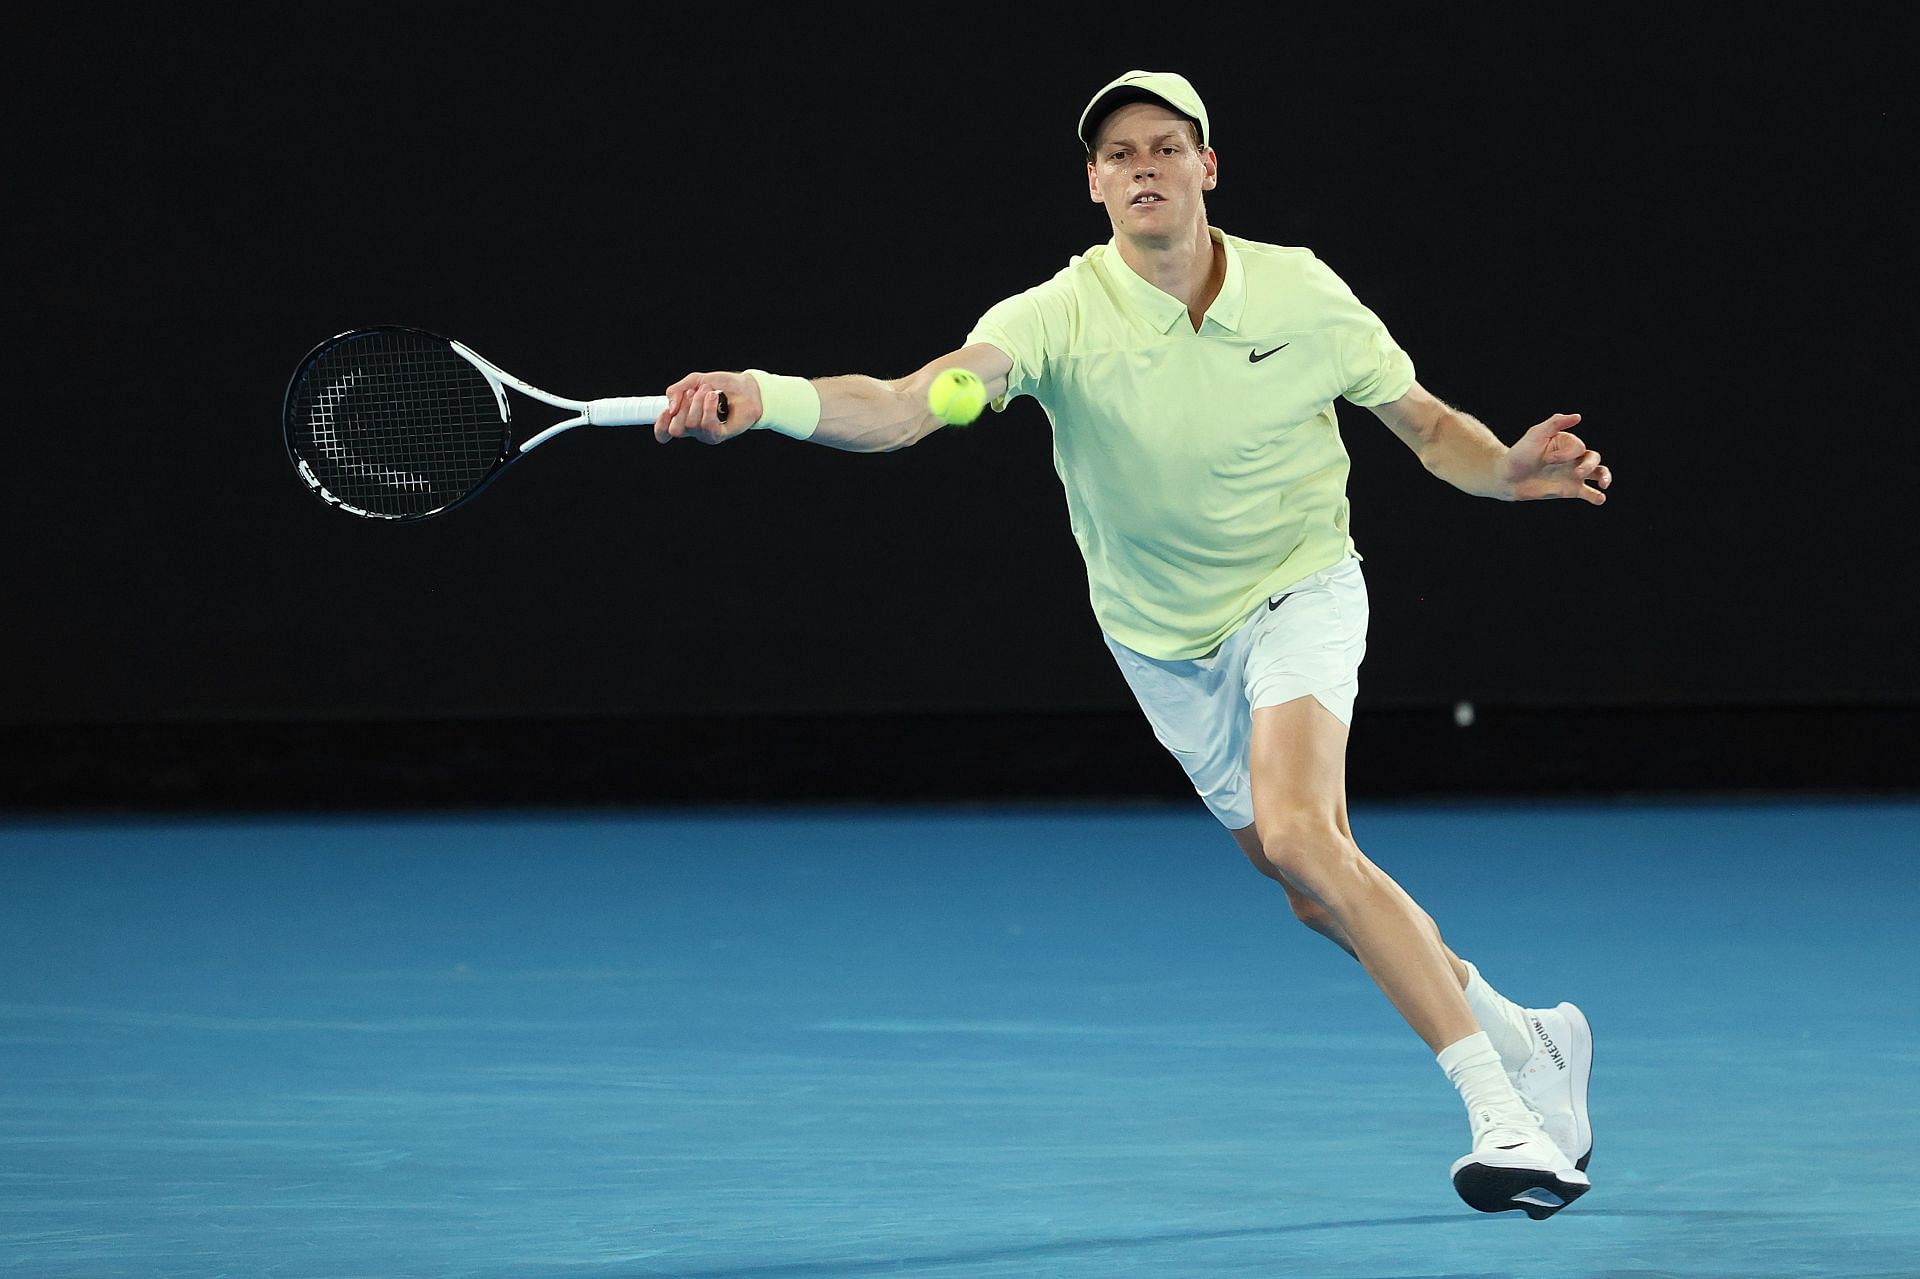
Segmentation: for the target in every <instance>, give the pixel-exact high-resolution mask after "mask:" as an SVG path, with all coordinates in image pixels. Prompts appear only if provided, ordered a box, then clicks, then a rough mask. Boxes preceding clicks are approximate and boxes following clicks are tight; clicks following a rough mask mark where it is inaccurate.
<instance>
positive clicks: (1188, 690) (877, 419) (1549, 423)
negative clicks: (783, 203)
mask: <svg viewBox="0 0 1920 1279" xmlns="http://www.w3.org/2000/svg"><path fill="white" fill-rule="evenodd" d="M1209 130H1210V125H1209V121H1208V117H1207V111H1206V107H1205V105H1204V104H1203V103H1202V102H1201V100H1200V97H1199V95H1198V94H1197V93H1196V92H1195V91H1194V88H1193V86H1192V85H1191V84H1189V83H1188V82H1187V81H1186V79H1184V78H1183V77H1181V76H1179V75H1174V74H1171V73H1166V72H1147V71H1132V72H1128V73H1127V74H1126V75H1123V76H1121V77H1119V78H1118V79H1116V80H1114V81H1113V82H1112V83H1110V84H1108V85H1107V86H1106V87H1104V88H1103V89H1101V91H1100V92H1099V93H1097V94H1095V95H1094V98H1093V100H1092V101H1091V102H1089V103H1088V106H1087V109H1086V111H1085V112H1084V113H1082V116H1081V120H1080V139H1081V142H1082V143H1083V145H1085V146H1086V148H1087V194H1088V196H1089V198H1090V199H1091V200H1092V201H1093V202H1094V203H1096V204H1100V205H1102V206H1104V208H1105V211H1106V214H1107V217H1108V219H1109V221H1110V222H1111V223H1112V227H1113V239H1112V241H1111V242H1110V243H1108V244H1105V245H1101V246H1097V247H1095V248H1093V249H1090V250H1089V251H1088V252H1087V253H1086V254H1084V255H1082V256H1080V257H1077V258H1075V259H1073V261H1072V262H1071V263H1070V264H1069V265H1068V266H1067V267H1066V269H1064V270H1062V271H1061V272H1060V273H1059V274H1058V275H1056V276H1055V277H1054V278H1053V279H1052V280H1050V281H1048V282H1047V283H1045V284H1042V285H1039V286H1037V287H1036V288H1033V289H1029V290H1027V291H1026V292H1025V293H1022V294H1019V295H1017V296H1015V297H1012V298H1009V299H1007V300H1006V301H1004V302H1001V303H1000V304H998V305H996V306H994V307H993V308H992V309H991V310H989V311H988V312H987V314H986V315H985V316H984V317H983V318H982V319H981V321H980V323H979V324H978V325H977V326H976V327H975V329H974V331H973V332H972V334H970V335H969V337H968V340H967V343H966V345H964V346H962V347H961V348H960V349H959V350H957V351H954V352H952V353H950V354H948V355H944V356H942V357H940V358H939V359H937V360H934V361H932V362H931V363H929V364H927V365H926V366H925V367H924V368H922V369H921V370H920V371H919V372H917V373H915V374H913V375H912V376H910V377H906V378H900V379H897V380H894V381H891V382H883V381H880V380H877V379H874V378H870V377H860V376H853V377H835V378H822V379H818V380H816V381H813V382H807V381H804V380H802V379H799V378H794V377H784V376H779V375H775V374H769V373H765V372H762V371H759V370H748V371H747V372H745V373H695V374H690V375H689V376H687V377H685V378H683V379H681V380H680V381H679V382H676V383H674V384H673V385H672V386H671V387H669V388H668V389H667V394H668V405H669V407H668V412H667V414H666V415H665V416H664V417H662V418H661V419H660V421H659V422H658V424H657V425H656V427H655V435H656V438H658V439H659V440H661V441H663V442H664V441H667V440H672V439H680V438H688V437H691V438H697V439H703V440H706V441H708V442H714V443H717V442H720V441H722V440H726V439H731V438H733V437H734V436H736V435H738V434H740V433H741V432H742V431H743V430H746V429H751V428H754V427H762V428H767V429H772V430H776V431H781V432H784V433H786V434H789V435H792V436H795V437H797V438H801V439H811V440H813V441H815V442H817V443H822V444H828V445H831V446H833V447H836V448H842V449H851V450H856V451H873V450H883V449H895V448H904V447H906V446H907V445H910V444H913V443H915V442H917V441H919V440H921V439H923V438H925V437H926V436H927V435H929V434H931V433H932V432H933V431H935V430H937V429H939V426H940V423H939V422H938V421H937V420H936V419H935V418H934V417H933V415H932V413H931V412H930V411H929V409H928V406H927V388H928V385H929V383H930V382H931V381H932V379H933V377H934V375H935V374H936V373H938V372H940V371H942V370H944V369H950V368H963V369H970V370H972V371H973V372H974V373H976V374H978V375H979V376H980V378H981V380H982V381H983V382H984V383H985V384H986V387H987V393H988V395H989V397H990V398H992V399H993V401H994V406H995V408H996V409H1004V407H1005V405H1006V402H1007V400H1008V399H1010V398H1012V397H1015V396H1019V395H1032V396H1034V397H1035V398H1037V399H1038V400H1039V401H1040V403H1041V405H1042V406H1043V407H1044V408H1045V409H1046V411H1047V415H1048V418H1049V419H1050V420H1051V422H1052V424H1053V431H1054V457H1055V465H1056V468H1057V469H1058V471H1059V473H1060V478H1061V482H1062V484H1063V485H1064V486H1065V489H1066V495H1067V505H1068V511H1069V515H1070V517H1071V523H1072V526H1073V532H1074V536H1075V539H1076V540H1077V541H1078V543H1079V545H1080V549H1081V552H1082V554H1083V555H1084V557H1085V559H1086V562H1087V574H1088V583H1089V592H1090V596H1091V600H1092V604H1093V609H1094V614H1095V616H1096V618H1097V619H1098V620H1099V622H1100V625H1101V629H1102V630H1103V632H1104V633H1105V635H1106V637H1107V643H1108V645H1109V647H1110V648H1111V649H1112V651H1113V654H1114V658H1115V660H1116V661H1117V662H1118V663H1119V666H1120V669H1121V672H1122V673H1123V674H1124V675H1125V677H1126V679H1127V682H1128V684H1129V686H1130V687H1131V688H1132V689H1133V691H1134V693H1135V695H1136V697H1137V698H1138V699H1139V701H1140V705H1141V709H1142V710H1143V711H1144V712H1145V713H1146V715H1147V718H1148V720H1149V721H1150V722H1151V724H1152V725H1153V729H1154V732H1155V734H1156V735H1157V736H1158V737H1159V739H1160V741H1161V742H1162V743H1163V744H1164V745H1166V746H1167V747H1168V749H1169V750H1171V751H1172V752H1173V754H1174V755H1175V756H1176V757H1177V758H1178V759H1179V760H1180V762H1181V764H1182V765H1183V766H1184V767H1185V768H1186V770H1187V773H1188V776H1189V777H1190V778H1192V780H1193V782H1194V787H1195V790H1196V791H1197V792H1198V793H1199V794H1200V796H1201V798H1202V799H1203V800H1204V801H1205V802H1206V803H1207V805H1208V807H1209V808H1210V809H1211V810H1212V811H1213V813H1214V815H1215V816H1216V817H1218V818H1219V819H1220V821H1221V822H1222V824H1223V825H1225V826H1226V827H1227V829H1228V830H1229V831H1230V832H1231V833H1232V835H1233V838H1234V840H1235V841H1236V842H1237V843H1238V844H1239V846H1240V848H1241V850H1242V851H1243V852H1244V853H1245V854H1246V856H1247V858H1248V859H1249V860H1250V861H1251V862H1252V863H1253V865H1254V866H1255V868H1256V869H1258V870H1259V871H1260V872H1261V873H1262V874H1264V875H1266V876H1268V877H1269V878H1272V879H1274V880H1276V881H1278V882H1279V884H1280V885H1281V886H1282V887H1283V888H1284V889H1285V890H1286V893H1287V896H1288V899H1289V900H1290V902H1291V903H1292V906H1293V910H1294V913H1295V914H1296V915H1297V916H1298V917H1299V918H1300V919H1301V920H1302V921H1304V922H1305V923H1306V924H1307V925H1308V926H1309V927H1311V928H1313V929H1315V930H1316V931H1318V932H1320V933H1322V934H1324V935H1325V936H1327V937H1329V938H1330V939H1332V940H1333V941H1335V942H1336V943H1338V944H1339V945H1340V946H1341V947H1343V948H1344V949H1346V950H1347V951H1348V952H1349V953H1350V954H1352V955H1353V956H1354V957H1355V958H1357V959H1358V960H1359V961H1360V963H1361V964H1362V965H1364V966H1365V968H1366V970H1367V972H1368V974H1369V975H1370V976H1371V977H1372V978H1373V980H1374V981H1375V983H1376V984H1377V985H1378V986H1379V987H1380V989H1381V991H1382V992H1383V993H1384V994H1385V995H1386V996H1387V998H1388V999H1389V1000H1391V1001H1392V1003H1393V1005H1394V1007H1395V1008H1396V1009H1398V1010H1399V1012H1400V1013H1401V1015H1402V1016H1403V1017H1405V1018H1406V1020H1407V1022H1408V1024H1409V1025H1410V1026H1411V1027H1412V1028H1413V1029H1414V1031H1415V1032H1416V1033H1418V1034H1419V1035H1420V1037H1421V1038H1422V1039H1424V1040H1425V1041H1426V1043H1427V1045H1428V1047H1429V1048H1431V1049H1432V1050H1433V1051H1434V1052H1435V1053H1436V1054H1437V1055H1438V1059H1439V1062H1440V1065H1441V1067H1442V1069H1443V1070H1445V1071H1446V1073H1447V1076H1448V1078H1449V1079H1451V1080H1452V1081H1453V1083H1454V1085H1455V1086H1456V1087H1457V1088H1458V1089H1459V1090H1460V1093H1461V1096H1462V1098H1463V1100H1464V1101H1465V1102H1466V1104H1467V1110H1468V1119H1469V1126H1470V1130H1471V1133H1472V1142H1473V1148H1472V1151H1471V1152H1470V1153H1469V1154H1467V1155H1465V1156H1463V1157H1462V1158H1461V1159H1460V1160H1458V1161H1457V1162H1456V1163H1455V1164H1454V1167H1453V1183H1454V1187H1455V1189H1456V1190H1457V1191H1458V1192H1459V1194H1460V1196H1461V1198H1463V1199H1464V1200H1465V1201H1466V1202H1467V1203H1468V1204H1470V1205H1472V1206H1473V1207H1474V1208H1477V1209H1479V1210H1481V1211H1483V1212H1500V1211H1506V1210H1509V1209H1519V1210H1522V1211H1525V1212H1526V1213H1527V1215H1528V1216H1530V1217H1532V1218H1534V1219H1536V1220H1539V1219H1543V1218H1545V1217H1548V1216H1551V1215H1552V1214H1553V1213H1555V1212H1557V1211H1558V1210H1559V1209H1560V1208H1562V1207H1564V1206H1565V1205H1566V1204H1568V1203H1570V1202H1572V1201H1573V1200H1574V1199H1575V1198H1577V1197H1578V1196H1580V1195H1581V1194H1583V1193H1585V1191H1586V1190H1587V1189H1588V1187H1589V1182H1588V1179H1587V1177H1586V1175H1585V1171H1584V1170H1585V1168H1586V1164H1587V1159H1588V1156H1589V1154H1590V1152H1591V1147H1592V1136H1591V1132H1590V1129H1589V1126H1588V1123H1587V1115H1586V1089H1587V1075H1588V1069H1589V1065H1590V1062H1591V1059H1592V1040H1591V1035H1590V1032H1589V1030H1588V1027H1587V1022H1586V1019H1585V1017H1584V1016H1583V1015H1582V1014H1581V1012H1580V1010H1579V1009H1577V1008H1575V1007H1574V1006H1573V1005H1571V1004H1561V1005H1559V1007H1557V1008H1555V1009H1550V1010H1525V1009H1521V1008H1518V1007H1516V1006H1515V1005H1513V1004H1512V1003H1510V1002H1508V1001H1507V1000H1506V999H1504V998H1503V997H1501V996H1500V995H1499V994H1498V993H1496V992H1495V991H1494V990H1493V989H1492V988H1491V987H1489V986H1488V985H1487V984H1486V982H1485V981H1483V980H1482V979H1481V978H1480V976H1479V974H1478V973H1477V972H1476V971H1475V970H1474V969H1473V967H1472V966H1471V965H1470V964H1467V963H1465V962H1463V961H1462V960H1461V959H1460V958H1459V957H1458V956H1456V955H1454V954H1453V952H1452V951H1450V950H1449V949H1448V948H1447V946H1446V944H1445V943H1444V942H1443V941H1442V940H1441V937H1440V933H1439V930H1438V929H1437V928H1436V927H1435V925H1434V923H1433V921H1432V920H1431V919H1430V918H1429V917H1428V916H1427V915H1426V914H1425V912H1423V911H1422V910H1421V909H1420V907H1419V906H1418V905H1416V904H1415V903H1414V901H1413V900H1412V898H1410V897H1409V896H1408V895H1407V894H1406V893H1405V892H1404V891H1403V890H1402V889H1401V888H1400V886H1399V885H1398V884H1396V883H1394V881H1393V880H1392V879H1390V878H1389V877H1388V876H1387V875H1386V874H1385V873H1384V872H1382V871H1381V870H1380V869H1379V868H1378V867H1376V866H1374V865H1373V863H1372V862H1370V861H1369V860H1368V859H1367V858H1366V856H1365V855H1364V854H1362V853H1361V851H1360V849H1359V847H1358V846H1357V845H1356V844H1355V843H1354V839H1353V832H1352V830H1351V828H1350V827H1349V825H1348V821H1347V805H1346V779H1345V757H1346V743H1347V730H1348V724H1349V722H1350V721H1351V718H1352V709H1353V700H1354V695H1355V692H1356V691H1357V687H1358V684H1357V673H1358V669H1359V665H1360V659H1361V656H1362V655H1363V653H1364V651H1365V647H1366V643H1365V641H1366V623H1367V603H1366V588H1365V585H1364V582H1363V580H1362V578H1361V573H1360V567H1359V560H1358V557H1357V554H1356V552H1355V550H1354V547H1353V543H1352V541H1351V539H1350V538H1349V537H1348V535H1347V523H1348V521H1347V501H1346V477H1347V471H1348V460H1347V455H1346V451H1345V449H1344V448H1343V446H1342V445H1341V443H1340V438H1339V433H1338V429H1337V425H1336V420H1335V412H1334V407H1333V401H1334V400H1335V399H1336V398H1338V397H1341V396H1344V397H1345V398H1347V399H1348V400H1349V401H1350V402H1352V403H1355V404H1358V405H1361V406H1364V407H1366V408H1369V409H1371V410H1372V412H1373V413H1374V414H1375V415H1376V416H1378V417H1379V418H1380V420H1381V421H1383V422H1385V423H1386V425H1387V426H1388V428H1389V429H1390V430H1392V431H1393V432H1394V434H1395V435H1397V436H1399V438H1400V439H1401V440H1402V441H1403V442H1404V443H1405V444H1406V445H1407V446H1408V447H1409V448H1411V449H1412V450H1413V451H1414V452H1415V453H1416V454H1417V455H1418V456H1419V458H1420V460H1421V462H1422V463H1423V464H1424V465H1425V466H1426V468H1427V469H1428V470H1429V471H1431V472H1433V473H1434V474H1435V475H1437V476H1439V477H1440V478H1441V479H1443V480H1446V481H1447V482H1448V483H1450V484H1452V485H1454V486H1455V487H1457V488H1460V489H1463V490H1465V491H1466V492H1469V493H1476V494H1480V495H1483V496H1488V497H1497V498H1502V499H1506V500H1519V499H1531V498H1549V497H1573V498H1580V499H1583V500H1585V501H1587V502H1590V503H1593V504H1595V505H1598V504H1600V503H1601V502H1603V501H1604V500H1605V495H1604V493H1603V492H1602V490H1604V489H1606V488H1607V487H1608V486H1609V484H1610V483H1611V482H1612V477H1611V475H1610V473H1609V472H1608V470H1607V468H1606V467H1604V466H1602V465H1601V464H1600V457H1599V455H1598V454H1597V453H1594V452H1592V451H1590V450H1588V449H1587V448H1586V446H1585V445H1584V444H1583V443H1581V441H1580V440H1579V439H1578V438H1577V437H1575V436H1574V435H1572V434H1570V433H1569V430H1568V428H1570V427H1572V426H1573V425H1575V424H1576V423H1577V422H1578V421H1579V416H1578V415H1577V414H1555V415H1554V416H1552V417H1550V418H1548V419H1547V420H1546V421H1544V422H1542V423H1540V424H1539V425H1537V426H1535V427H1533V428H1532V429H1530V430H1529V431H1527V432H1526V433H1525V435H1523V436H1522V437H1521V439H1520V441H1519V442H1518V443H1516V444H1515V445H1514V446H1513V447H1512V448H1507V447H1505V446H1503V445H1502V444H1501V443H1500V442H1499V440H1498V439H1497V438H1495V436H1494V435H1493V434H1492V432H1490V431H1489V430H1488V429H1487V428H1486V427H1485V426H1483V425H1482V424H1481V423H1480V422H1478V421H1476V420H1475V419H1473V418H1471V417H1469V416H1467V415H1466V414H1464V413H1461V412H1459V411H1458V410H1455V409H1452V408H1450V407H1448V406H1447V405H1445V404H1443V403H1441V402H1440V401H1439V400H1437V399H1436V398H1434V397H1433V396H1432V395H1431V394H1429V393H1428V392H1427V391H1426V390H1425V389H1424V388H1422V387H1421V386H1420V384H1419V383H1418V382H1416V381H1415V380H1414V375H1413V365H1412V362H1411V361H1410V360H1409V359H1408V358H1407V356H1406V354H1405V352H1403V351H1402V350H1401V349H1400V348H1399V347H1398V346H1397V345H1396V344H1395V343H1394V341H1393V339H1392V337H1391V336H1390V335H1389V334H1388V333H1387V330H1386V328H1385V326H1383V325H1382V324H1381V323H1380V321H1379V319H1378V317H1376V316H1375V315H1374V314H1373V313H1372V312H1371V311H1369V310H1367V309H1366V308H1365V307H1364V306H1362V305H1361V304H1360V303H1359V302H1358V301H1357V300H1356V299H1355V298H1354V296H1353V294H1352V293H1351V292H1350V291H1349V290H1348V289H1347V287H1346V286H1345V285H1344V284H1343V283H1342V282H1341V281H1340V280H1339V279H1338V277H1336V276H1335V275H1334V274H1333V272H1331V271H1330V270H1328V269H1327V267H1326V266H1325V265H1324V264H1322V263H1321V262H1319V260H1318V259H1316V258H1315V257H1314V256H1313V254H1312V253H1310V252H1309V251H1307V250H1305V249H1299V248H1286V247H1281V246H1276V245H1268V244H1260V243H1256V242H1253V241H1248V240H1242V239H1239V238H1237V237H1234V236H1229V235H1226V234H1225V233H1223V232H1221V231H1219V230H1217V229H1216V228H1213V227H1210V226H1209V225H1208V223H1207V216H1206V204H1205V195H1204V193H1205V192H1207V191H1210V190H1212V189H1213V188H1214V187H1215V185H1216V184H1217V183H1218V181H1219V161H1218V157H1217V156H1216V155H1215V153H1214V151H1213V149H1212V147H1211V145H1210V138H1209Z"/></svg>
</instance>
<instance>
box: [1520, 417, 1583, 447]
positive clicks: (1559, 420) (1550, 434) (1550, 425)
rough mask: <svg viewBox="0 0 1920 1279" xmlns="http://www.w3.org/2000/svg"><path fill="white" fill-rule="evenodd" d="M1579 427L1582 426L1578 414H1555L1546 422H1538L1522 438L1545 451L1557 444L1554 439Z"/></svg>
mask: <svg viewBox="0 0 1920 1279" xmlns="http://www.w3.org/2000/svg"><path fill="white" fill-rule="evenodd" d="M1578 425H1580V415H1579V414H1578V413H1555V414H1554V415H1553V416H1552V417H1550V418H1548V419H1547V420H1546V421H1544V422H1536V423H1534V424H1533V425H1532V426H1530V427H1528V428H1527V433H1526V435H1525V436H1523V437H1522V438H1523V439H1526V440H1530V441H1531V442H1533V443H1534V444H1536V445H1538V446H1540V447H1541V448H1543V449H1544V448H1547V447H1550V446H1551V445H1552V444H1554V443H1555V442H1556V441H1555V440H1554V437H1555V436H1557V435H1559V434H1560V432H1562V431H1566V430H1571V429H1572V428H1574V427H1576V426H1578Z"/></svg>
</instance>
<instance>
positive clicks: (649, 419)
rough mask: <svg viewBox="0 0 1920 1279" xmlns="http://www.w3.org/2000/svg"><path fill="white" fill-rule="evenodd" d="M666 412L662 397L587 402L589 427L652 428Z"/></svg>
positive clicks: (614, 397)
mask: <svg viewBox="0 0 1920 1279" xmlns="http://www.w3.org/2000/svg"><path fill="white" fill-rule="evenodd" d="M666 411H667V397H666V396H664V395H613V396H608V397H607V398H606V399H604V400H588V401H587V424H588V425H589V426H652V425H653V424H654V423H655V422H657V421H659V420H660V415H661V414H662V413H665V412H666Z"/></svg>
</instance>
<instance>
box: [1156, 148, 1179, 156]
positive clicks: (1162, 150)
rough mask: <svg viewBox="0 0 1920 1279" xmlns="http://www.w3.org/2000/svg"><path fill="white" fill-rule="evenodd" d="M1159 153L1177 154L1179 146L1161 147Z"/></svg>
mask: <svg viewBox="0 0 1920 1279" xmlns="http://www.w3.org/2000/svg"><path fill="white" fill-rule="evenodd" d="M1160 154H1161V155H1178V154H1180V148H1179V147H1161V148H1160Z"/></svg>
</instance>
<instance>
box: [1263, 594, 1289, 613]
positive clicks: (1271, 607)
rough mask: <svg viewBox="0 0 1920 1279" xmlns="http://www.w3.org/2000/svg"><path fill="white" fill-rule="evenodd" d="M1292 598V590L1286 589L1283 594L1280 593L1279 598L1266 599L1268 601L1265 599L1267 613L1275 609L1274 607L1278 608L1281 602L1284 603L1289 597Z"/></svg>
mask: <svg viewBox="0 0 1920 1279" xmlns="http://www.w3.org/2000/svg"><path fill="white" fill-rule="evenodd" d="M1292 598H1293V592H1292V591H1288V592H1287V593H1286V594H1285V595H1282V596H1281V597H1280V598H1279V599H1277V600H1268V601H1267V612H1269V613H1271V612H1273V610H1274V609H1276V608H1279V607H1280V606H1281V605H1282V604H1285V603H1286V602H1287V601H1288V600H1290V599H1292Z"/></svg>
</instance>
